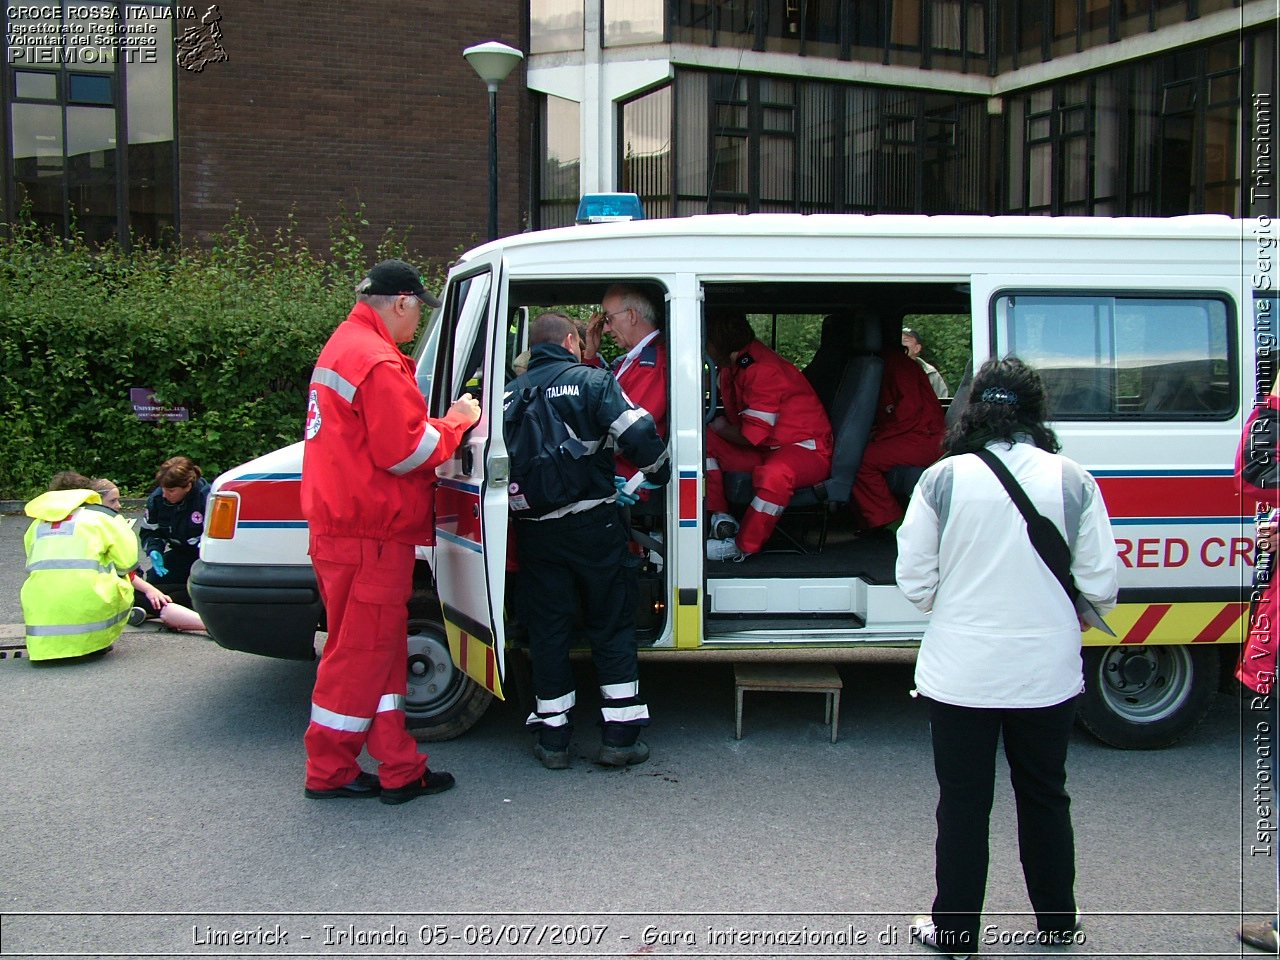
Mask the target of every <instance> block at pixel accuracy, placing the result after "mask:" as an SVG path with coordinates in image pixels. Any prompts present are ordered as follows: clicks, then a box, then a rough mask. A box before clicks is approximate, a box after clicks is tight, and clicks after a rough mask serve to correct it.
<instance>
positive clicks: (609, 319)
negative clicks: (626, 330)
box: [604, 307, 632, 323]
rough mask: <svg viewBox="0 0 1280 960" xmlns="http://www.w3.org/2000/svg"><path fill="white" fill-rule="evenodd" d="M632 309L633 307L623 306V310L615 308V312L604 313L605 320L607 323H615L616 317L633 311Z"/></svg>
mask: <svg viewBox="0 0 1280 960" xmlns="http://www.w3.org/2000/svg"><path fill="white" fill-rule="evenodd" d="M631 309H632V308H631V307H623V308H622V309H621V310H615V311H613V313H606V314H605V315H604V322H605V323H613V318H614V317H620V316H622V314H624V313H629V312H630V311H631Z"/></svg>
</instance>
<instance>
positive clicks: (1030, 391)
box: [942, 357, 1062, 454]
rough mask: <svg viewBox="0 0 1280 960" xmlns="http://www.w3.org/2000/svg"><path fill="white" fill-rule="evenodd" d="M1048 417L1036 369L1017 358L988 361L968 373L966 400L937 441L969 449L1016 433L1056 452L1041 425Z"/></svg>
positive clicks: (1055, 443)
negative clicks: (969, 385)
mask: <svg viewBox="0 0 1280 960" xmlns="http://www.w3.org/2000/svg"><path fill="white" fill-rule="evenodd" d="M1048 418H1049V408H1048V404H1047V402H1046V401H1045V395H1044V383H1043V381H1041V379H1040V374H1038V373H1036V371H1035V370H1034V369H1033V368H1032V367H1030V366H1028V365H1027V364H1025V363H1023V362H1022V361H1021V360H1019V359H1018V358H1017V357H1005V358H1004V359H1003V360H988V361H987V362H986V363H984V364H983V365H982V366H981V367H979V368H978V372H977V373H976V374H974V377H973V387H972V390H971V392H970V393H969V402H968V403H967V404H966V405H965V407H964V409H963V410H961V411H960V416H959V418H958V419H957V420H956V422H955V423H953V424H952V425H951V427H950V428H949V429H948V430H947V433H946V436H945V437H944V438H943V441H942V446H943V449H945V450H946V451H947V453H949V454H957V453H972V452H974V451H975V450H981V449H982V448H983V447H985V446H986V445H987V444H988V443H990V442H991V441H993V440H1005V441H1007V442H1009V443H1012V442H1013V438H1014V436H1016V435H1017V434H1020V433H1021V434H1026V435H1028V436H1030V437H1031V440H1032V442H1034V443H1035V445H1036V446H1037V447H1039V448H1040V449H1041V450H1048V451H1049V452H1050V453H1057V452H1058V451H1059V450H1061V449H1062V444H1060V443H1059V442H1058V437H1057V435H1055V434H1054V432H1053V431H1052V430H1051V429H1050V428H1049V427H1047V426H1046V425H1045V420H1047V419H1048Z"/></svg>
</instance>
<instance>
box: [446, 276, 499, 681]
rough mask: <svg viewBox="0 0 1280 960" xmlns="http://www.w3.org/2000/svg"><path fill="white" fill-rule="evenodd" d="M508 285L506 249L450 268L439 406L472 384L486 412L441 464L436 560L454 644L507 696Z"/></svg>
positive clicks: (459, 657)
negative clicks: (505, 427) (504, 314)
mask: <svg viewBox="0 0 1280 960" xmlns="http://www.w3.org/2000/svg"><path fill="white" fill-rule="evenodd" d="M505 303H506V284H505V281H504V278H503V270H502V260H501V255H500V254H489V255H487V256H482V257H476V258H474V259H471V260H469V261H467V262H466V263H465V264H461V265H459V266H458V267H456V268H455V269H454V270H453V272H452V274H451V275H450V277H449V283H448V287H447V289H446V294H445V303H444V307H443V310H444V316H443V318H442V324H443V326H442V329H441V334H440V349H439V351H438V357H437V362H436V372H435V377H434V379H433V382H432V385H431V391H432V393H431V410H432V413H433V415H435V416H439V415H441V414H442V413H443V412H444V411H445V410H446V409H448V406H449V404H450V403H452V402H453V401H454V400H455V399H457V398H458V397H460V396H461V395H462V394H464V393H470V394H471V395H472V396H474V397H476V399H478V400H479V401H480V419H479V421H478V422H477V423H476V425H475V426H474V427H473V428H472V429H471V430H469V431H468V432H467V434H466V436H465V437H464V438H463V442H462V445H461V446H460V447H459V449H458V452H457V454H456V455H455V456H454V458H453V459H452V460H450V461H449V462H448V463H447V464H444V465H443V466H441V467H440V468H439V469H438V470H437V475H438V477H439V483H438V487H437V490H436V521H435V526H436V547H435V558H434V564H433V569H434V572H435V577H436V592H437V594H438V596H439V598H440V603H441V607H442V609H443V613H444V623H445V630H446V633H447V634H448V638H449V650H450V653H451V654H452V656H453V660H454V662H455V663H456V664H457V665H458V668H459V669H460V670H462V671H463V672H464V673H466V674H467V675H468V676H469V677H471V679H473V680H474V681H476V683H478V684H480V685H481V686H483V687H484V688H485V689H487V690H489V691H491V692H492V693H494V694H495V695H496V696H498V697H502V696H503V678H504V673H505V662H504V659H503V648H504V643H505V637H504V632H503V622H502V605H503V594H504V591H505V585H506V554H507V550H506V545H507V468H506V447H505V445H504V443H503V438H502V395H503V388H504V387H505V384H506V324H505V323H503V322H500V320H499V318H500V317H501V316H502V313H501V310H502V305H503V304H505Z"/></svg>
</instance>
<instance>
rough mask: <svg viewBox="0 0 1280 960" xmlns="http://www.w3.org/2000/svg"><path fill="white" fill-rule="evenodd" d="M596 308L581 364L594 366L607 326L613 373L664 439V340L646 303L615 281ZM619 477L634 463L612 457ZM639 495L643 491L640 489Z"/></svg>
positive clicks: (632, 469) (638, 293)
mask: <svg viewBox="0 0 1280 960" xmlns="http://www.w3.org/2000/svg"><path fill="white" fill-rule="evenodd" d="M600 306H601V308H602V312H601V313H598V314H596V315H595V316H594V317H592V318H591V323H590V324H589V325H588V326H587V336H586V344H585V346H584V349H583V351H582V362H583V363H586V364H592V365H599V363H600V360H599V352H600V339H601V336H602V335H603V333H604V331H605V330H606V329H608V331H609V333H610V334H611V335H612V336H613V339H614V342H615V343H617V344H618V346H619V347H621V348H622V351H623V352H622V354H621V355H620V356H619V357H617V358H616V359H615V360H614V361H613V365H612V369H613V375H614V377H616V378H617V380H618V386H620V387H622V392H623V393H625V394H626V395H627V399H629V400H630V401H631V402H632V403H634V404H635V405H636V406H637V407H640V408H641V409H642V410H644V411H645V412H647V413H648V414H649V416H651V417H653V422H654V423H655V424H656V425H657V427H658V436H660V437H662V438H663V439H664V440H665V439H666V437H667V343H666V341H665V340H664V339H663V337H662V333H661V331H660V330H659V329H658V320H657V313H656V312H655V310H654V307H653V301H651V300H650V299H649V298H648V297H647V296H645V294H644V293H643V292H642V291H641V290H639V289H637V288H636V287H632V286H629V285H627V284H625V283H615V284H614V285H613V286H611V287H610V288H609V289H608V290H607V291H605V295H604V297H603V299H601V301H600ZM614 467H615V469H616V470H617V471H618V473H619V475H621V476H622V477H625V478H627V479H630V477H631V475H632V474H634V473H635V472H636V467H635V465H634V464H632V463H631V462H630V461H628V460H627V458H626V457H623V456H621V455H619V456H617V457H616V458H615V459H614ZM640 496H641V497H646V496H648V491H647V490H645V491H641V492H640Z"/></svg>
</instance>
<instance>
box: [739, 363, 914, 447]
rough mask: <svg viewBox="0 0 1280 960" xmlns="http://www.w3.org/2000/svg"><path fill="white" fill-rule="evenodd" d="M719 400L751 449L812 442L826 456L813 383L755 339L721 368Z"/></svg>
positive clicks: (826, 425)
mask: <svg viewBox="0 0 1280 960" xmlns="http://www.w3.org/2000/svg"><path fill="white" fill-rule="evenodd" d="M922 375H923V373H922ZM720 399H721V402H722V403H723V404H724V414H725V418H726V419H727V420H728V421H729V422H730V423H732V424H734V425H735V426H736V427H737V428H738V429H739V430H741V431H742V435H743V437H745V438H746V440H747V442H748V443H750V444H751V445H752V446H753V447H771V448H777V447H785V446H787V445H788V444H792V443H801V442H803V441H805V440H814V441H816V443H817V451H818V452H819V453H825V454H830V453H831V421H830V420H829V419H828V418H827V411H825V410H824V409H822V402H821V401H820V400H819V399H818V395H817V394H816V393H814V390H813V386H812V384H810V383H809V381H808V380H806V379H805V378H804V374H802V373H801V372H800V371H799V370H797V369H796V367H795V364H792V363H789V362H788V361H786V360H784V359H782V357H780V356H778V355H777V354H776V353H774V352H773V351H772V350H770V349H769V348H768V347H766V346H765V345H764V344H763V343H761V342H760V341H759V340H752V341H751V342H750V343H748V344H747V345H746V346H745V347H743V348H742V350H740V351H739V352H738V356H737V357H736V358H735V359H734V360H733V361H732V362H731V363H728V364H726V365H725V366H723V367H721V368H720ZM934 402H935V403H936V402H937V401H936V399H935V401H934Z"/></svg>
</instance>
